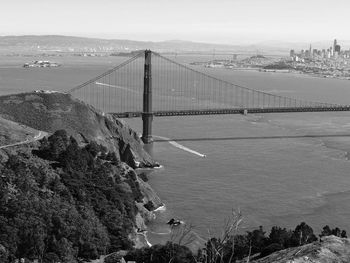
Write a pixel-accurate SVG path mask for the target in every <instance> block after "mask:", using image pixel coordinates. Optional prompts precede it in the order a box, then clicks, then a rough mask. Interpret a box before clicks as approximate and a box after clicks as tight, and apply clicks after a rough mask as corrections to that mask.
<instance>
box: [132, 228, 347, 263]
mask: <svg viewBox="0 0 350 263" xmlns="http://www.w3.org/2000/svg"><path fill="white" fill-rule="evenodd" d="M329 235H335V236H338V237H347V236H346V232H345V230H340V229H339V228H334V229H330V227H329V226H328V225H327V226H325V227H324V228H323V231H322V233H321V234H320V237H324V236H329ZM317 240H318V238H317V237H316V235H315V234H314V232H313V229H312V228H311V227H310V226H309V225H307V224H306V223H305V222H302V223H300V224H299V225H297V226H296V228H295V229H294V230H287V229H286V228H281V227H278V226H274V227H272V229H271V231H270V233H269V235H267V234H266V232H265V231H264V229H263V227H262V226H260V227H259V228H258V229H255V230H253V231H247V232H246V233H245V234H238V235H230V236H228V237H225V240H224V242H223V240H222V239H220V238H210V239H209V240H208V241H207V242H206V244H205V247H204V248H203V249H200V250H198V252H197V253H196V254H195V253H192V252H191V251H190V250H189V249H188V248H187V247H186V246H182V245H181V244H179V243H176V242H168V243H166V244H165V245H155V246H152V247H150V248H142V249H136V250H132V251H130V252H129V253H128V255H127V256H126V260H134V261H136V262H144V263H162V262H172V263H196V262H203V263H231V262H237V261H239V260H242V259H244V258H245V260H244V262H249V258H254V259H258V258H262V257H265V256H267V255H270V254H271V253H273V252H276V251H279V250H283V249H286V248H291V247H299V246H303V245H305V244H309V243H312V242H314V241H317Z"/></svg>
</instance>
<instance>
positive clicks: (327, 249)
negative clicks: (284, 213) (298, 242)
mask: <svg viewBox="0 0 350 263" xmlns="http://www.w3.org/2000/svg"><path fill="white" fill-rule="evenodd" d="M252 262H256V263H272V262H274V263H330V262H337V263H348V262H350V239H349V238H340V237H336V236H326V237H323V238H322V239H321V242H314V243H311V244H307V245H304V246H301V247H294V248H289V249H285V250H281V251H278V252H276V253H273V254H271V255H269V256H267V257H264V258H262V259H258V260H254V261H252Z"/></svg>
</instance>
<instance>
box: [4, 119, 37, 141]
mask: <svg viewBox="0 0 350 263" xmlns="http://www.w3.org/2000/svg"><path fill="white" fill-rule="evenodd" d="M38 133H39V131H37V130H35V129H33V128H30V127H27V126H25V125H21V124H19V123H16V122H13V121H9V120H6V119H3V118H0V148H1V147H3V146H5V145H10V144H14V143H19V142H22V141H26V140H30V139H33V138H34V137H35V136H36V135H38Z"/></svg>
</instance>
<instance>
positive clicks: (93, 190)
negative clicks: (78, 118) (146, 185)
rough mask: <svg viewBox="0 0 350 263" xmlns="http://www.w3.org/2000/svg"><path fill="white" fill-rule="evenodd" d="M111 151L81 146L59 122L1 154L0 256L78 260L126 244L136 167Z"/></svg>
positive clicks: (134, 197) (128, 245)
mask: <svg viewBox="0 0 350 263" xmlns="http://www.w3.org/2000/svg"><path fill="white" fill-rule="evenodd" d="M120 164H121V163H120V160H118V158H117V157H116V155H115V154H114V153H113V152H108V151H107V150H106V148H104V147H103V146H100V145H98V144H96V143H94V142H90V143H88V144H86V146H84V147H81V146H79V145H78V144H77V142H76V141H75V139H74V138H72V137H68V136H67V133H66V132H65V131H63V130H61V131H57V132H55V133H54V134H53V135H51V136H50V137H48V138H47V139H46V138H45V139H43V140H41V142H40V146H39V148H38V149H37V150H33V151H32V152H31V151H30V150H25V149H23V150H19V151H17V152H12V153H9V154H8V159H7V160H6V161H3V162H0V229H1V232H0V248H3V253H0V254H1V256H2V261H1V262H13V261H14V259H15V258H27V259H31V260H33V259H39V261H40V262H76V261H77V260H78V259H94V258H97V257H99V255H102V254H107V253H110V252H113V251H117V250H119V249H131V247H132V245H133V244H132V242H131V241H130V239H129V238H128V236H129V234H130V233H131V232H132V231H133V227H134V226H135V215H136V212H137V211H136V206H135V201H140V199H141V198H142V195H141V193H140V189H139V185H138V183H137V180H136V178H135V177H136V174H135V173H133V172H132V173H131V172H129V173H128V174H126V175H125V174H122V172H121V171H122V169H121V167H120Z"/></svg>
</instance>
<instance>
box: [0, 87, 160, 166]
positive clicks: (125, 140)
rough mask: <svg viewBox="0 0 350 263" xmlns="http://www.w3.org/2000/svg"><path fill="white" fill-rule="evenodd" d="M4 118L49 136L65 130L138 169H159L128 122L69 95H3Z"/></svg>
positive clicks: (1, 109)
mask: <svg viewBox="0 0 350 263" xmlns="http://www.w3.org/2000/svg"><path fill="white" fill-rule="evenodd" d="M0 117H3V118H4V119H7V120H10V121H14V122H18V123H20V124H23V125H26V126H29V127H31V128H33V129H36V130H40V131H45V132H48V133H53V132H55V131H56V130H59V129H64V130H66V131H67V132H68V134H69V135H72V136H73V137H74V138H75V139H76V140H77V141H78V142H79V143H80V144H84V143H86V142H87V141H91V140H93V141H96V142H97V143H99V144H102V145H104V146H105V147H107V149H109V150H113V151H115V152H116V153H117V154H118V158H120V159H121V161H124V162H126V163H128V164H129V165H130V166H132V167H134V168H135V167H153V166H157V163H156V162H154V161H153V160H152V158H151V157H150V156H149V155H148V154H147V153H146V152H145V151H144V150H143V147H142V142H141V140H140V139H139V138H138V136H137V134H136V133H135V132H134V131H133V130H131V129H130V128H129V127H128V126H127V125H126V124H125V123H123V122H121V121H119V120H118V119H116V118H113V117H111V116H102V115H101V114H100V113H99V112H98V111H97V110H96V109H94V108H93V107H91V106H88V105H86V104H84V103H82V102H80V101H78V100H75V99H74V98H72V97H71V96H70V95H69V94H65V93H57V92H53V93H52V92H31V93H21V94H15V95H6V96H2V97H0Z"/></svg>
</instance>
